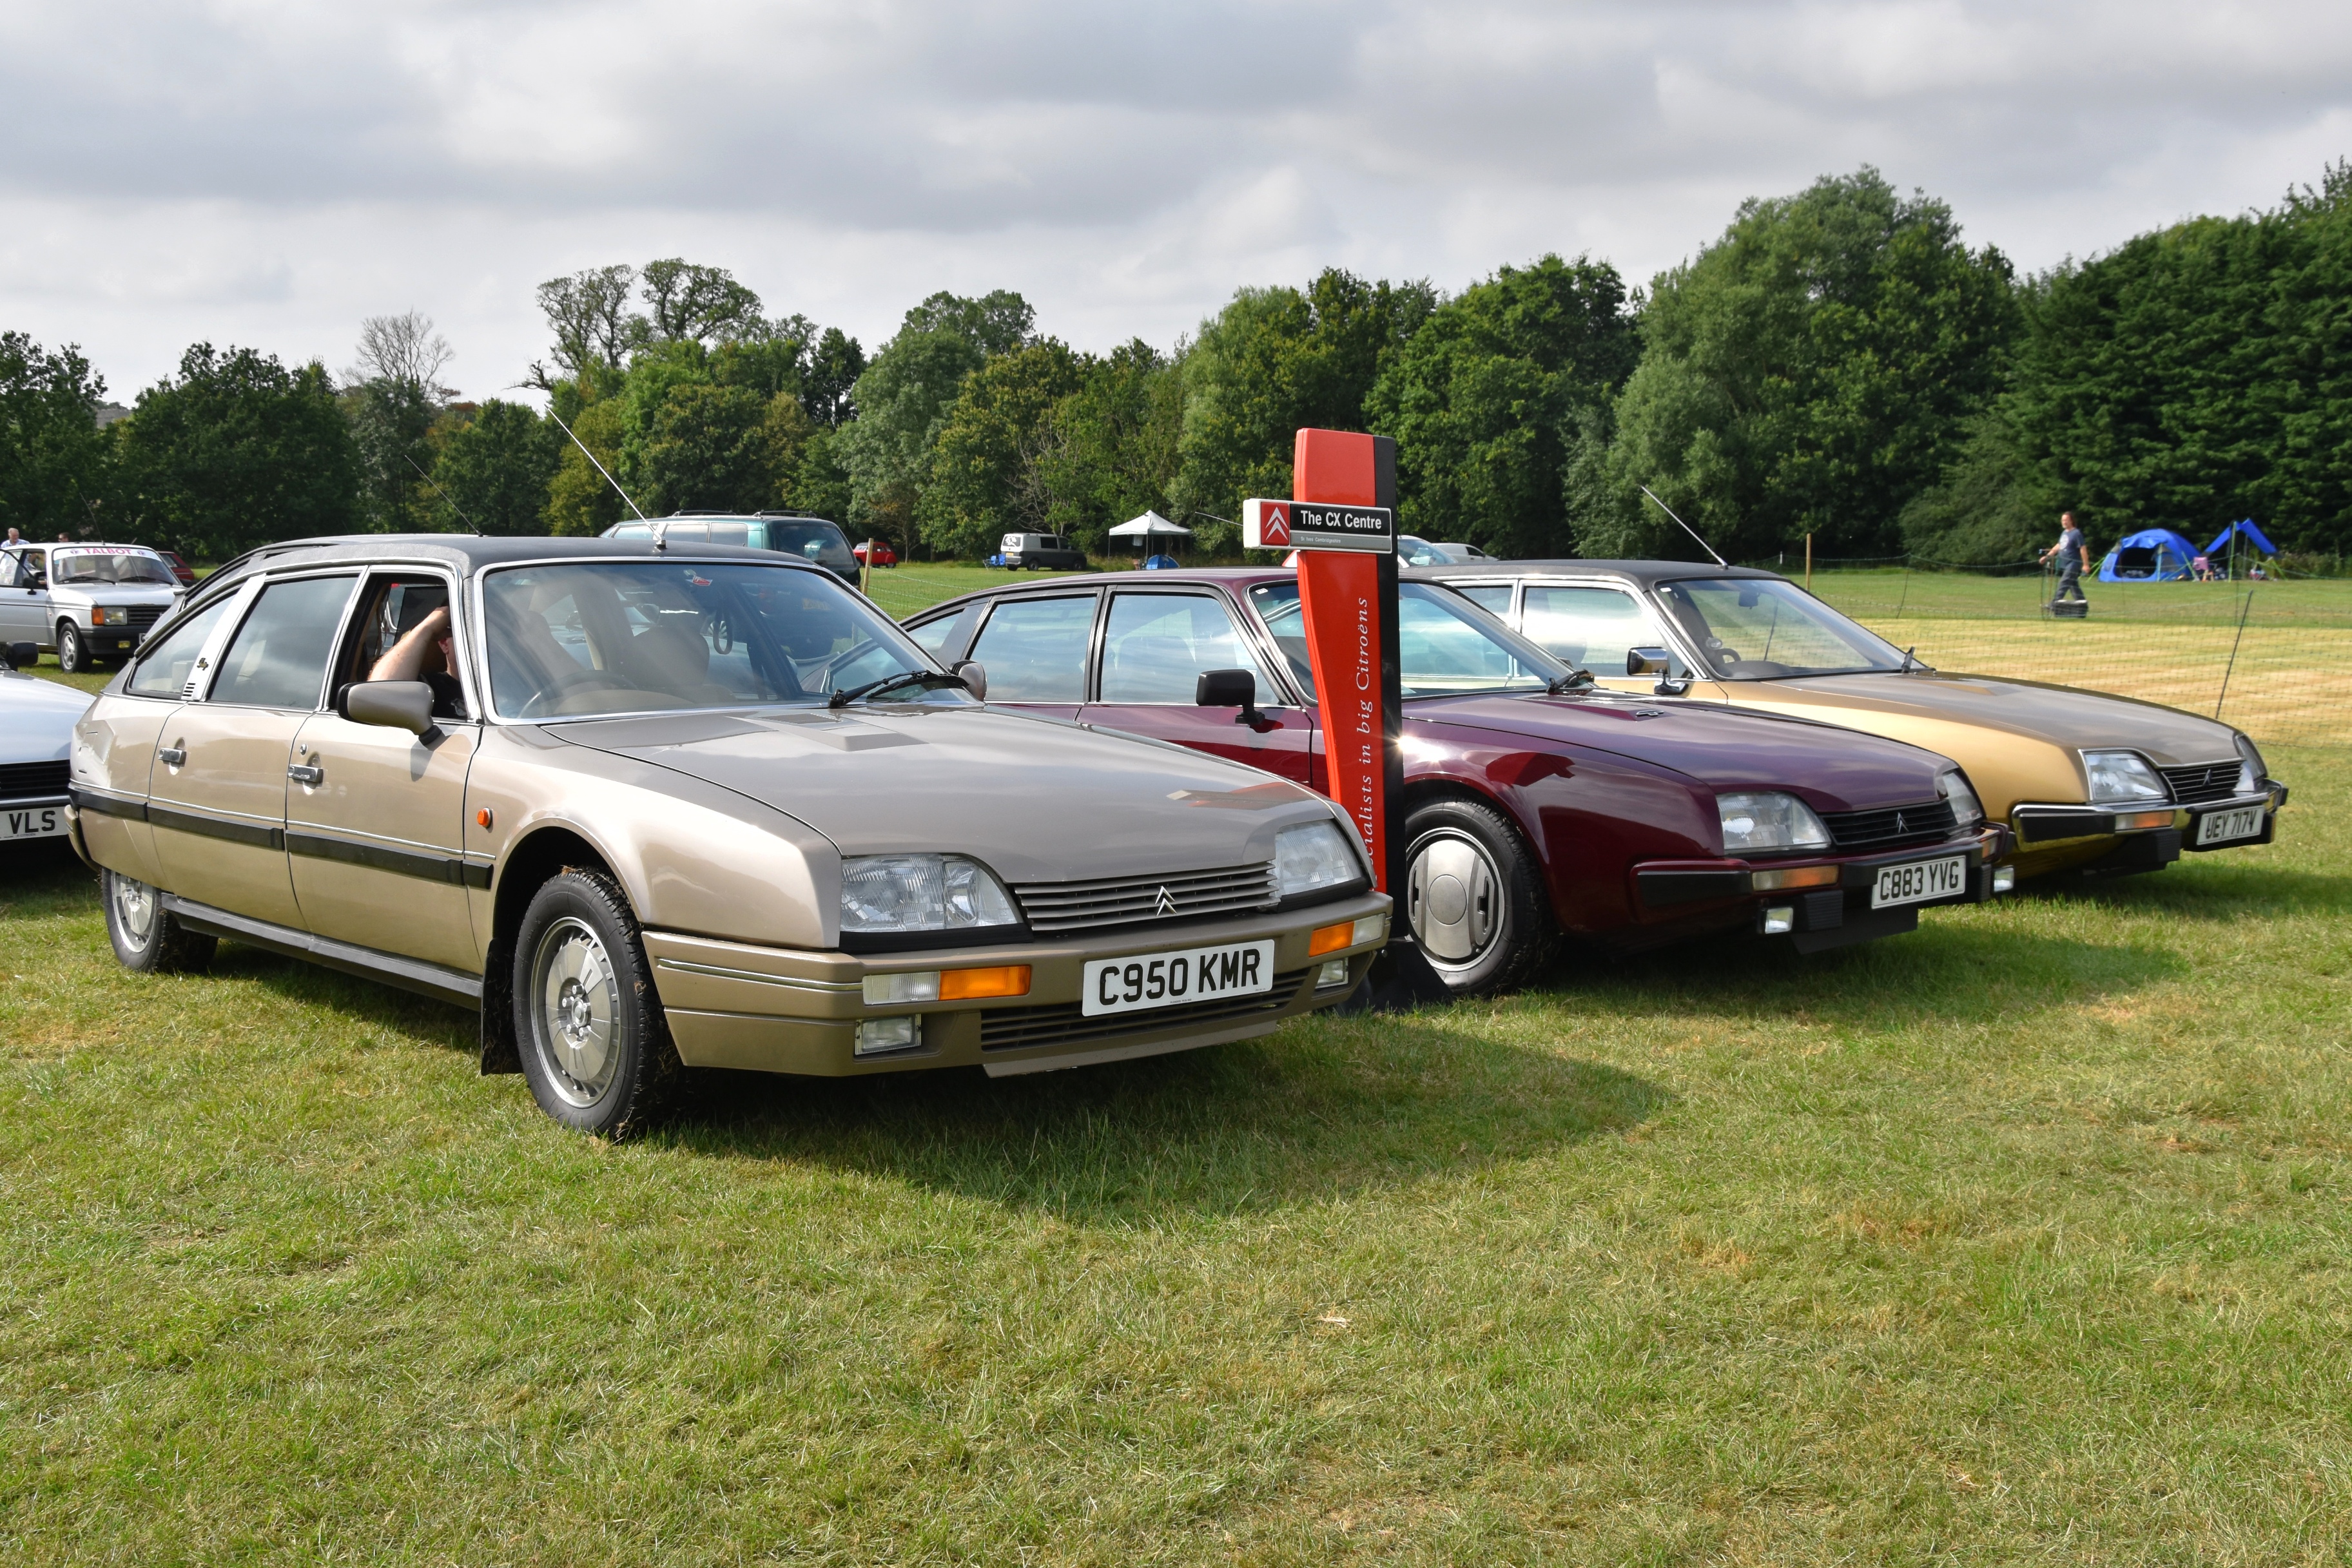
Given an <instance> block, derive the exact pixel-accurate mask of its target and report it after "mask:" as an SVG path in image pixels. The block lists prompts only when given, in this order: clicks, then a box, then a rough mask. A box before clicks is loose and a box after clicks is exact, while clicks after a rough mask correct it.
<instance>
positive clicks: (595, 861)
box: [482, 821, 629, 1073]
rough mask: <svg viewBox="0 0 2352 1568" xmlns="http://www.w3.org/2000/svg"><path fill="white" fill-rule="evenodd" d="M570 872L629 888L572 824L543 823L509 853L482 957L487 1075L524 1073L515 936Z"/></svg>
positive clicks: (494, 887)
mask: <svg viewBox="0 0 2352 1568" xmlns="http://www.w3.org/2000/svg"><path fill="white" fill-rule="evenodd" d="M569 866H579V867H582V868H583V869H587V870H594V871H599V872H602V873H604V874H605V875H606V876H609V877H612V878H613V880H614V882H615V883H621V894H622V896H623V897H625V898H626V897H628V896H629V890H628V886H627V884H626V883H622V882H621V878H620V877H619V876H618V875H616V874H615V873H614V868H613V862H612V858H611V857H610V856H609V855H607V854H605V852H604V850H603V849H601V848H599V847H598V846H597V844H596V843H595V842H594V841H593V840H591V839H590V838H589V837H588V836H587V834H585V833H583V832H582V831H580V830H579V829H578V828H577V827H576V826H574V825H573V824H572V823H570V822H565V821H545V822H541V823H538V824H536V825H534V826H532V827H531V828H530V829H529V830H528V831H525V832H524V833H523V834H522V835H521V836H520V837H519V838H518V839H516V840H515V841H514V842H513V843H512V844H510V845H509V846H508V847H507V851H506V853H505V854H504V855H503V856H501V857H500V858H499V871H498V877H497V880H496V881H494V882H493V883H491V892H490V939H489V941H488V943H486V944H485V945H484V946H483V952H482V1071H484V1072H486V1073H494V1072H520V1071H522V1054H521V1051H520V1044H519V1042H518V1041H517V1040H516V1039H515V1032H514V936H515V931H516V928H517V927H519V926H520V925H521V924H522V915H523V911H524V910H525V909H527V908H529V907H530V900H531V895H532V894H536V893H537V892H538V891H539V890H540V889H541V887H544V886H545V885H546V884H547V881H548V879H549V878H550V877H551V876H554V875H555V874H557V873H559V872H562V871H563V870H564V869H565V868H566V867H569Z"/></svg>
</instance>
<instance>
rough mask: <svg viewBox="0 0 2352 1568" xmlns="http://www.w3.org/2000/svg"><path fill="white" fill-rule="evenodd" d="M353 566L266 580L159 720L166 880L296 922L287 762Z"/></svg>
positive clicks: (313, 698)
mask: <svg viewBox="0 0 2352 1568" xmlns="http://www.w3.org/2000/svg"><path fill="white" fill-rule="evenodd" d="M358 580H359V578H358V575H357V574H356V573H354V572H348V571H344V572H335V573H330V574H314V575H309V576H302V577H289V578H281V579H278V580H271V581H268V582H264V583H262V584H260V585H259V588H258V591H256V592H253V593H252V594H251V597H250V598H249V600H248V601H247V604H248V607H247V608H246V609H245V610H244V612H243V614H242V615H241V616H239V617H238V619H237V623H236V631H235V632H233V633H232V634H231V635H230V636H229V638H228V641H227V644H226V647H225V648H223V650H222V652H221V654H220V657H219V658H218V660H217V661H214V662H213V665H214V667H213V668H211V669H209V670H205V671H204V672H203V673H202V674H201V675H200V676H199V678H198V680H199V683H200V684H202V686H203V689H202V690H201V691H200V692H199V693H197V694H196V695H197V698H198V700H195V701H191V702H188V703H185V704H184V705H183V706H181V707H180V709H179V711H178V712H176V713H174V714H173V716H171V718H170V719H168V720H167V721H165V723H164V726H163V745H162V746H161V747H157V748H156V752H155V761H156V766H155V769H154V772H153V773H152V776H151V782H150V785H149V791H148V808H147V820H148V821H149V823H150V824H151V826H152V829H153V831H154V835H155V858H156V862H157V863H158V866H159V869H160V871H161V873H162V876H163V887H164V888H165V889H166V890H168V891H170V892H172V893H175V894H179V895H180V896H181V897H183V898H187V899H192V900H194V902H196V903H198V904H211V905H213V906H214V907H215V908H218V909H226V910H227V911H229V912H230V913H232V914H235V915H248V916H250V917H252V918H254V919H256V920H266V921H268V922H269V923H271V924H272V925H283V926H289V927H293V928H296V929H299V928H300V926H301V923H302V917H301V912H300V909H299V906H298V905H297V904H296V902H295V898H294V883H293V880H292V878H291V877H290V875H289V873H288V870H287V865H286V790H287V786H288V783H289V780H288V779H287V776H286V769H287V768H288V767H289V765H290V764H291V763H292V761H293V752H294V738H295V737H296V736H297V735H298V734H299V733H300V731H301V728H302V727H303V726H304V725H305V724H307V723H309V722H310V716H311V715H312V714H314V713H316V712H317V711H318V710H319V706H320V702H321V701H322V700H323V698H324V695H325V690H326V684H327V657H328V653H329V652H330V651H331V649H332V648H333V647H334V643H335V636H336V633H337V632H339V631H340V630H341V626H342V622H343V610H344V607H345V605H347V604H348V603H349V602H350V600H351V596H352V587H353V585H354V584H355V583H357V581H358Z"/></svg>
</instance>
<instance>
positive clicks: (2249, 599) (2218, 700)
mask: <svg viewBox="0 0 2352 1568" xmlns="http://www.w3.org/2000/svg"><path fill="white" fill-rule="evenodd" d="M2253 612H2254V596H2253V593H2252V591H2251V590H2249V591H2248V592H2247V594H2246V601H2245V602H2244V603H2243V604H2242V605H2240V606H2239V607H2238V634H2237V635H2236V636H2234V637H2232V638H2231V639H2230V662H2229V663H2228V664H2224V665H2223V666H2222V667H2221V695H2220V696H2217V697H2215V698H2214V699H2213V718H2214V721H2215V722H2216V723H2219V722H2220V720H2221V705H2222V703H2224V702H2226V701H2227V700H2228V699H2229V695H2230V676H2231V674H2232V673H2234V672H2235V671H2236V669H2237V667H2238V644H2239V643H2242V642H2244V641H2245V640H2246V617H2247V616H2249V615H2251V614H2252V613H2253Z"/></svg>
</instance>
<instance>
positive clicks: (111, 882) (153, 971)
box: [99, 871, 220, 975]
mask: <svg viewBox="0 0 2352 1568" xmlns="http://www.w3.org/2000/svg"><path fill="white" fill-rule="evenodd" d="M99 882H100V891H101V893H102V894H103V895H104V897H105V900H106V937H107V940H108V941H110V942H111V943H113V944H114V956H115V957H116V958H118V959H120V960H121V964H122V967H124V968H126V969H130V970H132V971H134V972H136V973H138V974H142V975H173V974H181V973H185V972H189V971H193V970H200V969H202V968H204V967H205V966H206V965H208V964H210V963H211V962H212V961H213V951H214V949H215V948H216V947H218V946H220V943H219V941H218V939H216V938H215V937H211V936H199V935H198V934H197V933H195V932H194V931H191V930H189V929H188V928H187V927H186V926H184V925H181V924H180V919H179V916H177V915H173V913H172V912H171V911H170V910H168V909H166V908H164V907H163V894H160V893H158V892H157V891H156V890H155V889H153V888H152V887H150V886H148V885H147V884H146V883H143V882H141V881H139V880H138V879H137V878H135V877H128V876H124V875H123V874H122V873H120V872H113V871H102V872H100V873H99Z"/></svg>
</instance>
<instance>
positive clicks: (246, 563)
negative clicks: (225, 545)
mask: <svg viewBox="0 0 2352 1568" xmlns="http://www.w3.org/2000/svg"><path fill="white" fill-rule="evenodd" d="M681 559H721V560H730V559H731V560H744V561H751V562H756V563H757V564H759V565H761V566H773V567H782V568H785V569H787V570H795V571H813V572H816V573H819V574H820V575H823V576H825V577H828V578H830V577H832V576H833V574H832V573H831V572H829V571H826V570H825V569H824V568H823V567H821V566H817V565H815V564H814V563H812V562H806V561H802V560H798V559H794V558H793V557H792V556H789V555H779V554H777V553H776V552H775V551H773V550H761V549H746V548H744V547H742V546H740V545H711V544H703V543H701V542H700V541H698V540H697V541H694V542H692V543H685V544H675V545H671V546H669V547H668V548H667V549H656V548H655V541H654V540H652V539H609V538H586V539H583V538H542V537H537V536H532V537H526V538H488V537H485V536H481V535H477V534H343V535H337V536H332V537H328V538H314V539H289V540H288V541H286V542H285V543H283V544H271V545H263V546H262V547H261V548H260V549H254V550H248V551H247V552H246V553H245V554H244V555H241V556H239V557H237V558H236V559H235V560H233V561H230V562H229V563H228V564H227V565H226V566H224V567H222V568H221V569H220V570H218V571H217V572H215V573H214V574H213V579H212V580H215V581H226V580H228V579H230V578H232V577H242V576H246V575H247V574H249V573H251V572H254V571H257V570H261V569H262V568H264V567H270V568H278V567H287V566H309V565H313V564H316V565H320V566H332V565H335V564H337V563H339V562H342V561H351V562H353V563H354V564H365V563H369V562H373V561H407V562H413V563H418V564H426V565H434V566H444V567H449V568H453V569H455V570H457V573H458V574H459V575H460V576H467V577H469V576H471V575H473V574H474V573H475V572H478V571H480V570H484V569H486V568H488V567H494V566H507V565H511V564H513V563H514V562H517V561H527V560H681ZM836 580H837V579H836Z"/></svg>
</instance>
